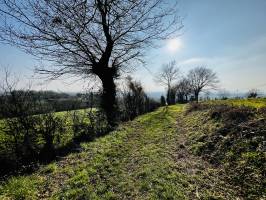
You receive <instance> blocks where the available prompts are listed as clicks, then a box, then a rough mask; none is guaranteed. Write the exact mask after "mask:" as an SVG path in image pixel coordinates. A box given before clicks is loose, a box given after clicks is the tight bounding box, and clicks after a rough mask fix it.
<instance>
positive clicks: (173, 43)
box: [167, 38, 182, 52]
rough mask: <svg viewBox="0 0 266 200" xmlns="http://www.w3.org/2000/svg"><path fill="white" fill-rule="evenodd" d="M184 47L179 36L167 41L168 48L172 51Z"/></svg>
mask: <svg viewBox="0 0 266 200" xmlns="http://www.w3.org/2000/svg"><path fill="white" fill-rule="evenodd" d="M181 47H182V42H181V40H180V39H178V38H174V39H171V40H168V41H167V49H168V50H169V51H170V52H176V51H178V50H179V49H180V48H181Z"/></svg>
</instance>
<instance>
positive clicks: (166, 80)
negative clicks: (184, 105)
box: [155, 61, 180, 105]
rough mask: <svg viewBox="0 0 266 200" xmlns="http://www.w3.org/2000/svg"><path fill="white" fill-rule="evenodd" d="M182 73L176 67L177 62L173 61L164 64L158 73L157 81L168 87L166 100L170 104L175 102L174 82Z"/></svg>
mask: <svg viewBox="0 0 266 200" xmlns="http://www.w3.org/2000/svg"><path fill="white" fill-rule="evenodd" d="M179 74H180V71H179V69H178V68H177V67H176V62H175V61H172V62H170V63H168V64H165V65H163V66H162V68H161V71H160V72H159V73H158V74H157V75H156V77H155V81H156V82H157V83H159V84H161V85H163V86H165V87H166V89H167V96H166V101H167V103H168V105H171V104H174V103H175V91H174V87H173V84H174V82H175V81H176V80H177V79H178V77H179Z"/></svg>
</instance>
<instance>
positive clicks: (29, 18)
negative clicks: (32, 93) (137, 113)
mask: <svg viewBox="0 0 266 200" xmlns="http://www.w3.org/2000/svg"><path fill="white" fill-rule="evenodd" d="M177 13H178V12H177V4H176V0H171V1H170V0H134V1H133V0H24V1H21V0H0V15H1V22H0V38H1V39H2V40H3V41H5V42H7V43H9V44H12V45H15V46H18V47H20V48H21V49H23V50H25V51H26V52H27V53H29V54H32V55H34V56H37V57H38V58H41V59H45V60H48V61H51V62H52V65H51V66H53V67H48V66H46V67H39V68H38V69H37V71H38V72H39V73H41V74H46V75H49V77H50V78H58V77H60V76H62V75H65V74H71V75H77V76H82V77H84V78H88V77H91V76H96V77H98V78H99V79H100V80H101V83H102V87H103V93H102V104H101V106H102V108H103V109H104V111H105V113H106V115H107V119H108V122H109V124H110V125H114V119H115V114H116V112H115V111H116V86H115V83H114V80H115V79H117V78H118V77H119V76H120V74H121V73H122V72H123V71H124V69H125V67H129V66H132V65H136V63H138V62H140V61H141V58H142V56H143V55H144V52H145V50H146V49H147V48H148V47H151V46H152V44H154V41H156V40H158V39H159V40H160V39H167V38H169V37H175V36H177V35H176V33H178V30H180V29H181V28H182V24H181V21H180V18H179V17H178V16H177Z"/></svg>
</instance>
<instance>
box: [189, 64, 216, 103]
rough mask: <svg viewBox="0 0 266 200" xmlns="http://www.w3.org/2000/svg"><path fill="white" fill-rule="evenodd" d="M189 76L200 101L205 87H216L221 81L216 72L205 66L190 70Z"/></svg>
mask: <svg viewBox="0 0 266 200" xmlns="http://www.w3.org/2000/svg"><path fill="white" fill-rule="evenodd" d="M187 77H188V80H189V83H190V87H191V90H192V92H193V95H194V98H195V100H196V101H197V102H198V101H199V94H200V92H202V90H203V89H214V88H216V87H217V83H218V82H219V81H218V78H217V76H216V73H214V72H213V71H212V70H211V69H209V68H206V67H203V66H201V67H196V68H194V69H192V70H190V71H189V73H188V76H187Z"/></svg>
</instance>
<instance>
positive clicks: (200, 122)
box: [179, 101, 266, 200]
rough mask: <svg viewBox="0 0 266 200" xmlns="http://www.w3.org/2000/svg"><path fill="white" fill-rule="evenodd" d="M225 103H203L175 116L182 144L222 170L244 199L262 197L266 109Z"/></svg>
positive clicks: (264, 192)
mask: <svg viewBox="0 0 266 200" xmlns="http://www.w3.org/2000/svg"><path fill="white" fill-rule="evenodd" d="M246 102H248V101H246ZM225 103H227V101H223V102H222V105H219V103H218V102H215V105H213V102H212V103H211V104H210V105H209V106H208V105H207V104H206V103H204V104H203V105H198V106H197V107H194V108H196V109H195V110H194V111H193V110H191V109H189V110H190V111H191V112H189V113H188V114H186V115H184V117H183V118H179V121H181V122H180V126H181V127H183V128H184V129H185V133H186V138H187V140H186V145H187V146H188V148H189V150H190V152H192V153H193V154H194V155H198V156H202V157H203V158H204V159H205V160H207V161H209V162H210V163H212V164H213V165H215V166H217V167H220V168H223V169H224V170H226V174H224V175H225V177H224V179H226V180H227V181H228V182H229V183H230V184H232V185H234V186H236V188H237V190H238V194H239V195H241V196H242V197H243V198H244V199H252V200H253V199H266V189H265V188H266V146H265V141H266V138H265V136H266V129H265V127H266V115H265V114H266V112H265V111H264V113H263V112H260V110H256V109H254V106H253V108H249V107H238V106H226V105H225ZM252 103H253V102H250V104H249V105H252ZM245 105H247V104H245Z"/></svg>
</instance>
